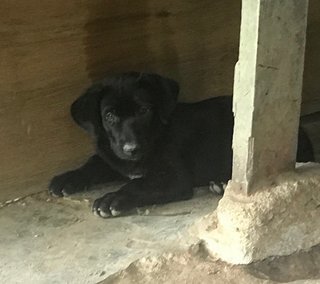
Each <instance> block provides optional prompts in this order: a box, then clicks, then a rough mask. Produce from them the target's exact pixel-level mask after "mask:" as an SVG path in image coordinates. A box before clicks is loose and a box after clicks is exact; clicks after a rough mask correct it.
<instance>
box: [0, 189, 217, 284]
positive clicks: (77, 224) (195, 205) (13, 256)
mask: <svg viewBox="0 0 320 284" xmlns="http://www.w3.org/2000/svg"><path fill="white" fill-rule="evenodd" d="M117 188H118V186H116V185H115V186H111V187H109V188H108V190H115V189H117ZM105 191H106V190H103V191H101V190H97V191H94V192H91V193H89V194H84V195H78V196H74V197H72V198H64V199H53V198H51V197H49V196H48V194H47V193H46V192H42V193H39V194H35V195H32V196H28V197H26V198H24V199H21V200H19V201H16V202H14V203H11V204H8V205H6V206H4V207H3V208H1V209H0V212H1V214H0V228H1V231H0V283H10V284H11V283H30V284H31V283H32V284H38V283H39V284H40V283H41V284H53V283H59V284H61V283H77V284H79V283H97V282H98V281H101V280H103V279H105V278H106V277H108V276H109V275H111V274H112V273H115V272H117V271H119V270H120V269H123V268H125V267H126V266H128V265H129V264H130V263H132V262H133V261H135V260H137V259H140V258H142V257H147V256H156V255H161V254H162V253H164V252H167V251H171V252H179V251H184V250H186V249H187V247H188V246H189V245H190V244H191V243H189V242H188V241H187V240H185V239H182V237H181V236H182V235H184V232H185V230H186V229H187V228H188V227H189V226H190V224H192V223H193V222H195V221H196V220H197V219H199V218H200V217H201V216H203V215H205V214H208V213H209V212H212V211H213V210H214V209H215V208H216V206H217V203H218V198H217V197H216V196H215V195H214V194H213V193H211V192H209V190H208V189H198V190H196V196H195V198H194V199H192V200H190V201H186V202H178V203H172V204H168V205H164V206H157V207H155V206H153V207H149V208H144V209H143V210H142V209H141V210H140V211H139V212H137V213H136V215H134V216H128V217H121V218H115V219H101V218H98V217H96V216H94V215H93V214H92V213H91V211H90V204H91V203H92V200H93V199H94V198H95V197H97V196H99V195H102V192H105ZM190 242H191V240H190Z"/></svg>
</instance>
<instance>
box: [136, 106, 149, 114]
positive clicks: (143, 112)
mask: <svg viewBox="0 0 320 284" xmlns="http://www.w3.org/2000/svg"><path fill="white" fill-rule="evenodd" d="M150 110H151V108H150V107H147V106H142V107H140V108H139V114H146V113H148V112H149V111H150Z"/></svg>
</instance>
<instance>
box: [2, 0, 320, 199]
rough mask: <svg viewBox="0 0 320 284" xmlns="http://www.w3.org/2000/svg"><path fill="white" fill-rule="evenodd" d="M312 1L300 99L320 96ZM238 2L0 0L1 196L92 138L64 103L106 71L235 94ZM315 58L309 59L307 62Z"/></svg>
mask: <svg viewBox="0 0 320 284" xmlns="http://www.w3.org/2000/svg"><path fill="white" fill-rule="evenodd" d="M316 2H317V0H312V1H311V4H312V5H313V6H312V13H311V16H312V19H311V20H310V27H309V31H308V33H309V35H310V39H308V53H309V54H307V58H306V63H307V65H306V73H305V82H306V83H305V100H306V101H311V100H312V99H313V98H314V97H315V94H319V84H317V81H318V80H317V78H316V76H315V74H317V72H318V73H319V71H318V70H319V66H320V63H319V56H318V53H317V50H319V40H318V34H319V6H320V4H317V3H316ZM240 3H241V1H240V0H236V1H235V0H215V1H212V0H178V1H170V0H163V1H158V0H136V1H129V0H119V1H115V0H95V1H91V0H80V1H78V0H77V1H76V0H69V1H62V0H55V1H36V0H29V1H23V0H10V1H7V0H6V1H1V4H0V66H1V68H0V84H1V95H0V135H1V139H0V157H1V160H0V201H1V200H4V199H7V198H13V197H17V196H20V195H25V194H27V193H30V192H34V191H35V190H39V189H44V188H45V185H46V183H47V181H48V179H49V177H51V176H52V175H53V174H54V173H56V172H59V171H64V170H66V169H68V168H70V167H73V166H76V165H78V164H79V163H80V162H81V161H83V160H85V159H86V157H87V156H88V155H89V153H90V152H91V151H92V146H91V144H90V141H89V139H88V137H87V136H86V135H85V133H84V132H83V131H82V130H80V129H79V128H78V127H77V126H75V124H74V123H73V122H72V121H71V118H70V116H69V106H70V104H71V102H72V101H73V100H74V99H75V98H76V97H77V96H78V95H79V94H80V93H81V91H82V90H83V89H84V88H85V87H86V86H88V84H89V83H90V82H92V81H93V80H97V79H99V78H101V77H103V76H104V75H106V74H108V73H113V72H118V71H127V70H142V71H153V72H159V73H162V74H166V75H167V76H171V77H173V78H175V79H176V80H178V81H179V82H180V84H181V96H180V100H182V101H196V100H200V99H203V98H206V97H211V96H216V95H221V94H223V95H225V94H231V93H232V86H233V69H234V64H235V62H236V60H237V53H238V41H239V24H240ZM314 59H315V60H314Z"/></svg>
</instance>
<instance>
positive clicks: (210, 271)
mask: <svg viewBox="0 0 320 284" xmlns="http://www.w3.org/2000/svg"><path fill="white" fill-rule="evenodd" d="M100 283H103V284H131V283H137V284H139V283H141V284H146V283H150V284H151V283H152V284H158V283H159V284H160V283H161V284H162V283H166V284H170V283H174V284H178V283H179V284H180V283H181V284H182V283H188V284H202V283H203V284H204V283H214V284H251V283H252V284H260V283H265V284H266V283H301V284H302V283H305V284H307V283H320V246H317V247H314V248H313V249H311V250H310V251H308V252H300V253H296V254H293V255H291V256H286V257H277V258H269V259H266V260H264V261H261V262H256V263H252V264H250V265H233V266H232V265H229V264H227V263H225V262H222V261H219V260H216V259H212V258H211V257H210V256H208V254H207V253H206V251H205V250H204V248H203V247H202V245H201V244H198V245H195V246H193V247H191V248H190V249H189V251H188V252H186V253H182V254H173V253H167V254H164V255H162V256H160V257H148V258H143V259H141V260H138V261H136V262H134V263H132V264H130V265H129V266H128V267H127V268H126V269H124V270H122V271H120V272H118V273H116V274H114V275H111V276H110V277H108V278H107V279H106V280H104V281H102V282H100Z"/></svg>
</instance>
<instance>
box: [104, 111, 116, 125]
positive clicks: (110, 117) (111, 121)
mask: <svg viewBox="0 0 320 284" xmlns="http://www.w3.org/2000/svg"><path fill="white" fill-rule="evenodd" d="M104 119H105V120H106V121H107V122H108V123H109V124H114V123H116V122H117V121H118V117H117V116H116V115H115V114H114V112H113V111H108V112H107V113H106V114H105V115H104Z"/></svg>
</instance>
